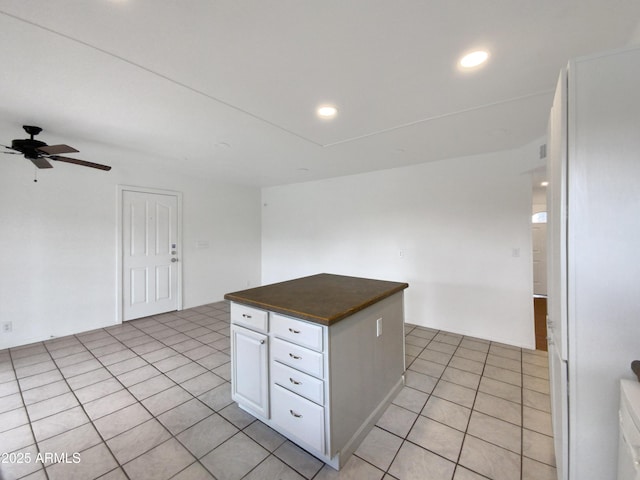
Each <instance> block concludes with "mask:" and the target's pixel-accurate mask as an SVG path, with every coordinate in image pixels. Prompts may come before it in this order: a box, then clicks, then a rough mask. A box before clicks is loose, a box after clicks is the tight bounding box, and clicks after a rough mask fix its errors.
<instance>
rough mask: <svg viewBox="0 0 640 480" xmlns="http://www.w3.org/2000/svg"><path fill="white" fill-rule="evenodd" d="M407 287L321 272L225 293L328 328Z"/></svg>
mask: <svg viewBox="0 0 640 480" xmlns="http://www.w3.org/2000/svg"><path fill="white" fill-rule="evenodd" d="M408 286H409V284H407V283H399V282H388V281H384V280H372V279H369V278H358V277H346V276H343V275H332V274H329V273H320V274H318V275H312V276H310V277H303V278H298V279H295V280H288V281H286V282H280V283H273V284H271V285H264V286H262V287H256V288H250V289H248V290H241V291H239V292H233V293H227V294H226V295H225V296H224V298H225V299H226V300H231V301H232V302H237V303H241V304H244V305H250V306H253V307H258V308H263V309H265V310H270V311H272V312H277V313H282V314H284V315H291V316H293V317H297V318H302V319H305V320H309V321H311V322H315V323H320V324H322V325H331V324H333V323H336V322H338V321H340V320H342V319H344V318H346V317H348V316H350V315H353V314H354V313H356V312H358V311H360V310H364V309H365V308H367V307H368V306H370V305H373V304H374V303H377V302H379V301H380V300H383V299H385V298H387V297H390V296H391V295H393V294H394V293H398V292H400V291H402V290H404V289H405V288H407V287H408Z"/></svg>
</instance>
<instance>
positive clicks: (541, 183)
mask: <svg viewBox="0 0 640 480" xmlns="http://www.w3.org/2000/svg"><path fill="white" fill-rule="evenodd" d="M548 185H549V182H546V181H545V182H540V186H541V187H546V186H548Z"/></svg>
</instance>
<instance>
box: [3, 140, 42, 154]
mask: <svg viewBox="0 0 640 480" xmlns="http://www.w3.org/2000/svg"><path fill="white" fill-rule="evenodd" d="M46 146H47V144H46V143H44V142H41V141H40V140H32V139H30V138H27V139H25V140H12V141H11V148H13V149H14V150H17V151H19V152H20V153H23V154H24V156H25V157H27V158H38V156H39V155H41V153H40V152H38V150H37V149H38V148H40V147H46Z"/></svg>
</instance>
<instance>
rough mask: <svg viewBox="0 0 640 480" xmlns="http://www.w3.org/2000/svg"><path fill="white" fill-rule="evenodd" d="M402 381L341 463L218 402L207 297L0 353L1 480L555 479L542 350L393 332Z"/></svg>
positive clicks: (221, 356) (225, 391)
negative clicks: (399, 338) (400, 352)
mask: <svg viewBox="0 0 640 480" xmlns="http://www.w3.org/2000/svg"><path fill="white" fill-rule="evenodd" d="M406 353H407V367H408V371H407V375H406V386H405V387H404V389H403V390H402V391H401V392H400V394H399V395H398V396H397V398H396V399H395V400H394V402H393V404H392V405H391V406H390V407H389V408H388V409H387V410H386V412H385V413H384V415H383V416H382V418H380V420H379V421H378V424H377V426H376V427H374V429H373V430H372V431H371V433H370V434H369V435H368V437H366V438H365V440H364V442H363V443H362V444H361V446H360V447H359V449H358V450H357V452H356V454H355V455H354V456H353V457H351V459H350V460H349V462H348V463H347V464H346V466H345V467H344V468H343V469H342V470H341V471H340V472H339V473H338V472H336V471H335V470H333V469H331V468H329V467H328V466H325V465H324V464H323V463H321V462H320V461H319V460H317V459H316V458H314V457H312V456H311V455H309V454H307V453H306V452H305V451H303V450H302V449H300V448H299V447H297V446H296V445H294V444H293V443H291V442H289V441H287V440H286V439H285V438H284V437H282V436H281V435H279V434H278V433H276V432H275V431H273V430H271V429H270V428H268V427H267V426H265V425H264V424H262V423H261V422H259V421H256V420H255V419H254V418H253V417H251V416H250V415H248V414H247V413H246V412H244V411H242V410H240V409H239V408H238V407H237V406H236V405H235V404H234V403H232V401H231V398H230V383H229V367H230V364H229V308H228V304H227V303H226V302H219V303H214V304H211V305H206V306H203V307H198V308H193V309H190V310H185V311H181V312H174V313H169V314H163V315H158V316H155V317H149V318H145V319H140V320H134V321H131V322H127V323H126V324H123V325H118V326H114V327H109V328H105V329H100V330H95V331H91V332H87V333H83V334H79V335H72V336H67V337H62V338H56V339H53V340H50V341H46V342H43V343H37V344H32V345H27V346H24V347H19V348H12V349H10V350H3V351H0V455H2V457H1V458H0V469H1V471H2V472H3V475H4V477H5V480H13V479H17V478H20V479H29V480H41V479H50V480H58V479H64V480H69V479H71V480H73V479H94V478H101V479H103V480H121V479H131V480H138V479H150V480H151V479H152V480H165V479H174V480H200V479H213V478H216V479H220V480H233V479H241V478H244V479H252V480H257V479H285V480H288V479H291V480H293V479H304V478H306V479H317V480H322V479H337V478H349V479H357V480H361V479H363V480H368V479H382V478H384V479H385V480H389V479H394V478H396V479H400V480H410V479H416V480H429V479H431V480H451V479H454V480H479V479H486V478H490V479H496V480H534V479H535V480H547V479H549V480H550V479H553V478H555V468H554V455H553V446H552V437H551V422H550V416H549V411H550V402H549V382H548V375H547V357H546V354H545V353H544V352H535V351H530V350H522V349H519V348H514V347H510V346H506V345H500V344H495V343H491V342H487V341H483V340H478V339H474V338H469V337H462V336H460V335H453V334H449V333H445V332H438V331H434V330H429V329H424V328H421V327H415V326H407V327H406Z"/></svg>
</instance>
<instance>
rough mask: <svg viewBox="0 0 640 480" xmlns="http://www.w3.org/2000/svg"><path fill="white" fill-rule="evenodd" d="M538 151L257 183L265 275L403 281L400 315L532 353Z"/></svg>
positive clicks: (266, 278)
mask: <svg viewBox="0 0 640 480" xmlns="http://www.w3.org/2000/svg"><path fill="white" fill-rule="evenodd" d="M537 148H538V143H535V144H532V145H530V146H527V147H524V148H522V149H519V150H514V151H508V152H499V153H494V154H488V155H478V156H472V157H465V158H458V159H453V160H445V161H440V162H433V163H425V164H421V165H418V166H411V167H405V168H398V169H392V170H385V171H378V172H373V173H368V174H362V175H354V176H349V177H341V178H336V179H329V180H324V181H317V182H308V183H301V184H295V185H288V186H279V187H271V188H265V189H263V194H262V200H263V213H262V281H263V283H271V282H275V281H282V280H286V279H290V278H295V277H300V276H304V275H310V274H314V273H319V272H328V273H337V274H344V275H353V276H362V277H369V278H379V279H384V280H394V281H406V282H408V283H409V289H408V290H406V291H405V292H406V296H405V306H406V312H405V320H406V321H407V322H410V323H415V324H418V325H423V326H428V327H433V328H438V329H443V330H446V331H450V332H456V333H462V334H466V335H473V336H476V337H481V338H487V339H491V340H495V341H500V342H504V343H509V344H513V345H519V346H524V347H529V348H533V347H534V326H533V306H532V254H531V225H530V221H531V189H532V180H531V175H530V174H529V173H526V172H529V171H530V170H531V169H532V168H533V167H534V166H535V165H537V164H539V163H540V162H539V161H538V159H537ZM514 251H515V254H517V255H519V256H514Z"/></svg>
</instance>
